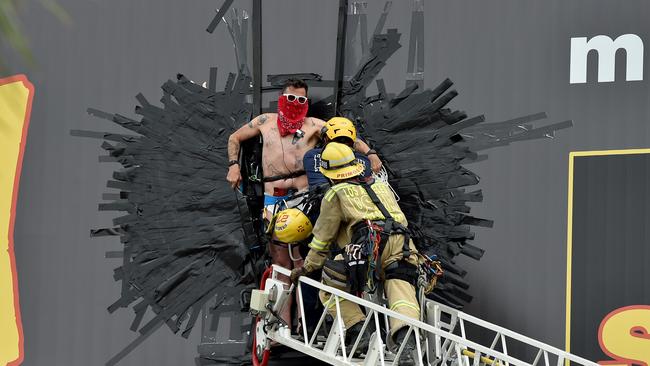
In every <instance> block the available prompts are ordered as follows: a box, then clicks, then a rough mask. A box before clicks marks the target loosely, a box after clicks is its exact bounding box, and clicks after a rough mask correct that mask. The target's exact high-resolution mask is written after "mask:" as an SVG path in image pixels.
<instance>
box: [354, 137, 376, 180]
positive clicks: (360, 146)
mask: <svg viewBox="0 0 650 366" xmlns="http://www.w3.org/2000/svg"><path fill="white" fill-rule="evenodd" d="M354 150H356V151H358V152H360V153H362V154H365V155H366V156H367V157H368V160H370V167H371V168H372V171H373V172H375V173H377V172H379V170H380V169H381V165H382V163H381V160H380V159H379V156H377V153H376V152H374V151H371V150H370V146H368V144H366V143H365V142H364V141H363V140H361V139H359V138H358V137H357V139H356V140H354ZM368 152H370V154H368Z"/></svg>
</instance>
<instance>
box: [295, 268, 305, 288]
mask: <svg viewBox="0 0 650 366" xmlns="http://www.w3.org/2000/svg"><path fill="white" fill-rule="evenodd" d="M306 274H307V270H305V267H296V268H294V269H292V270H291V283H293V284H296V285H297V284H298V279H299V278H300V276H303V275H306Z"/></svg>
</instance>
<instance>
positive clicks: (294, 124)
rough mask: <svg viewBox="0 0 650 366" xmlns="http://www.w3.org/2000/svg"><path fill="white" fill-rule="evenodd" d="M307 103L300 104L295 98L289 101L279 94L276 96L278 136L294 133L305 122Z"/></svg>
mask: <svg viewBox="0 0 650 366" xmlns="http://www.w3.org/2000/svg"><path fill="white" fill-rule="evenodd" d="M307 109H309V105H308V103H304V104H300V103H298V101H297V100H294V101H293V102H289V101H288V100H287V97H285V96H284V95H280V98H278V129H279V130H280V136H287V135H290V134H292V133H296V131H298V130H299V129H300V127H302V124H303V123H304V122H305V116H307Z"/></svg>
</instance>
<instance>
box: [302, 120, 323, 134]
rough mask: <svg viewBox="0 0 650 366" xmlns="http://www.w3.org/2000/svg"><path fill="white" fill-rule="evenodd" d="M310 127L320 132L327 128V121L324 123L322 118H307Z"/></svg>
mask: <svg viewBox="0 0 650 366" xmlns="http://www.w3.org/2000/svg"><path fill="white" fill-rule="evenodd" d="M306 122H307V123H308V125H309V126H311V127H314V128H316V129H317V130H318V131H320V129H321V128H323V127H325V121H323V120H322V119H320V118H316V117H307V121H306Z"/></svg>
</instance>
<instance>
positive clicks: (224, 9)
mask: <svg viewBox="0 0 650 366" xmlns="http://www.w3.org/2000/svg"><path fill="white" fill-rule="evenodd" d="M233 1H234V0H225V1H224V2H223V4H222V5H221V7H220V8H219V10H218V11H217V15H215V16H214V18H212V21H211V22H210V24H209V25H208V28H207V29H206V31H207V32H208V33H213V32H214V30H215V29H216V28H217V26H218V25H219V22H221V19H222V18H223V17H224V15H226V12H227V11H228V9H229V8H230V6H231V5H232V3H233Z"/></svg>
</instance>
